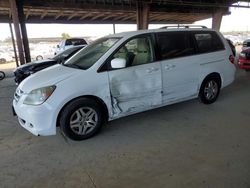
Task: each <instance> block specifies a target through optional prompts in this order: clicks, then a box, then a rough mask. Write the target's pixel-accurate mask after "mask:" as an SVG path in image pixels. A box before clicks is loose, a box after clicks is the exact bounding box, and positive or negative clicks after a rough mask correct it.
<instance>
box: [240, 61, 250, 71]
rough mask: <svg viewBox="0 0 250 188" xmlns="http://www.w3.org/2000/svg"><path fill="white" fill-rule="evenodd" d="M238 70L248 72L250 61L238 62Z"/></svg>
mask: <svg viewBox="0 0 250 188" xmlns="http://www.w3.org/2000/svg"><path fill="white" fill-rule="evenodd" d="M238 65H239V68H240V69H247V70H250V60H239V63H238Z"/></svg>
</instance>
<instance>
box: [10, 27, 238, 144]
mask: <svg viewBox="0 0 250 188" xmlns="http://www.w3.org/2000/svg"><path fill="white" fill-rule="evenodd" d="M233 61H234V57H233V55H232V51H231V49H230V46H229V45H228V43H227V41H226V40H225V39H224V38H223V36H222V35H221V34H220V33H219V32H217V31H214V30H211V29H197V28H196V29H191V28H185V29H157V30H143V31H134V32H127V33H120V34H115V35H110V36H107V37H103V38H100V39H98V40H96V41H95V42H93V43H92V44H90V45H88V46H87V47H86V48H84V49H82V50H80V51H79V52H78V53H77V54H75V55H74V56H72V57H71V58H70V59H69V60H67V61H66V62H65V63H64V64H58V65H55V66H52V67H50V68H47V69H44V70H42V71H40V72H37V73H35V74H34V75H32V76H30V77H29V78H27V79H26V80H24V81H23V82H22V83H21V84H20V85H19V86H18V88H17V89H16V92H15V95H14V100H13V107H14V108H13V110H14V113H16V114H17V116H18V120H19V123H20V124H21V126H23V127H24V128H25V129H27V130H28V131H30V132H31V133H33V134H34V135H42V136H45V135H54V134H56V127H57V126H58V127H60V128H61V129H62V131H63V132H64V133H65V135H66V136H68V137H69V138H71V139H74V140H83V139H86V138H89V137H91V136H93V135H94V134H96V133H97V132H98V131H99V130H100V128H101V127H102V125H104V124H105V122H107V121H110V120H113V119H116V118H120V117H123V116H128V115H130V114H135V113H138V112H142V111H145V110H149V109H153V108H157V107H161V106H165V105H168V104H173V103H177V102H180V101H185V100H189V99H193V98H197V97H199V99H200V100H201V101H202V102H203V103H205V104H210V103H213V102H214V101H215V100H216V99H217V97H218V95H219V92H220V89H221V88H223V87H225V86H227V85H229V84H230V83H232V82H233V81H234V76H235V66H234V64H233Z"/></svg>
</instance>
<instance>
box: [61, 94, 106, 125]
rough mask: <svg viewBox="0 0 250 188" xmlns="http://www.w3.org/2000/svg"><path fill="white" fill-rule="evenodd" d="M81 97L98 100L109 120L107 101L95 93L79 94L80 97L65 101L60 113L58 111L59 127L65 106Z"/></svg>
mask: <svg viewBox="0 0 250 188" xmlns="http://www.w3.org/2000/svg"><path fill="white" fill-rule="evenodd" d="M80 98H87V99H92V100H94V101H96V102H97V103H98V104H99V105H100V106H101V107H102V111H103V113H104V116H105V122H107V121H108V119H109V112H108V107H107V105H106V104H105V102H104V101H103V100H102V99H101V98H99V97H97V96H94V95H83V96H79V97H76V98H73V99H71V100H70V101H68V102H67V103H65V104H64V105H63V107H62V108H61V109H60V111H59V113H58V115H57V118H56V126H57V127H59V119H60V116H61V113H62V111H63V110H64V108H65V107H66V106H67V105H68V104H69V103H71V102H72V101H74V100H77V99H80Z"/></svg>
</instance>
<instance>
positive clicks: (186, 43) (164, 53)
mask: <svg viewBox="0 0 250 188" xmlns="http://www.w3.org/2000/svg"><path fill="white" fill-rule="evenodd" d="M157 43H158V46H159V51H160V57H161V59H162V60H164V59H171V58H178V57H184V56H189V55H193V54H194V53H195V45H194V42H193V40H192V38H191V35H190V33H189V32H165V33H158V34H157Z"/></svg>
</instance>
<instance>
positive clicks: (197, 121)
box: [0, 70, 250, 188]
mask: <svg viewBox="0 0 250 188" xmlns="http://www.w3.org/2000/svg"><path fill="white" fill-rule="evenodd" d="M8 75H9V76H11V74H10V73H9V74H8ZM14 90H15V84H14V82H13V77H8V78H6V79H4V80H2V81H0V120H1V122H0V187H25V188H28V187H42V188H44V187H60V188H61V187H74V188H77V187H83V188H89V187H90V188H97V187H98V188H112V187H115V188H116V187H119V188H122V187H126V188H141V187H143V188H144V187H145V188H151V187H152V188H161V187H164V188H165V187H166V188H180V187H184V188H203V187H204V188H250V72H249V73H248V74H247V73H245V72H244V71H242V70H238V71H237V78H236V81H235V82H234V84H232V85H231V86H229V87H227V88H225V89H224V90H223V91H222V92H221V95H220V97H219V99H218V101H217V102H216V103H214V104H212V105H204V104H201V103H199V101H198V100H191V101H188V102H183V103H179V104H175V105H171V106H167V107H163V108H159V109H155V110H151V111H148V112H144V113H140V114H137V115H133V116H129V117H126V118H122V119H119V120H115V121H113V122H110V123H109V124H108V125H107V126H106V127H104V128H103V131H102V132H101V133H100V134H98V135H97V136H95V137H93V138H91V139H89V140H86V141H82V142H75V141H71V140H65V139H64V138H63V137H62V136H61V134H60V133H59V130H58V134H57V135H56V136H50V137H35V136H33V135H31V134H30V133H29V132H28V131H26V130H24V129H23V128H21V127H20V126H19V125H18V123H17V119H16V118H15V117H13V116H12V112H11V101H12V96H13V93H14Z"/></svg>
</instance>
